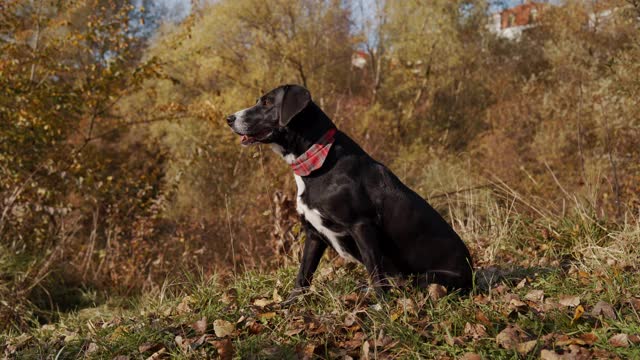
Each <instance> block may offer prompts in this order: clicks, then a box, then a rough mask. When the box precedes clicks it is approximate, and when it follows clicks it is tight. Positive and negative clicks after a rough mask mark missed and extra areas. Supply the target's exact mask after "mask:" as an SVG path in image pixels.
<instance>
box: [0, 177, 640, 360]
mask: <svg viewBox="0 0 640 360" xmlns="http://www.w3.org/2000/svg"><path fill="white" fill-rule="evenodd" d="M432 173H440V174H442V173H443V172H437V171H433V172H432ZM453 178H455V179H465V177H460V176H454V177H453ZM430 181H433V182H434V183H443V184H445V183H448V184H453V187H454V188H460V189H464V188H467V187H469V186H468V185H469V184H466V183H454V182H453V181H448V180H447V179H446V178H442V179H431V180H430ZM414 185H416V184H414ZM427 186H428V183H427V182H425V183H424V188H423V190H421V192H422V194H423V196H425V197H427V198H430V197H431V195H432V194H431V193H430V192H429V188H428V187H427ZM494 186H495V188H494V189H486V188H483V189H478V190H475V191H472V192H467V191H464V192H459V193H455V194H452V195H447V196H443V197H433V198H431V199H430V200H431V203H432V204H433V205H434V206H435V207H436V208H437V209H438V210H439V211H440V212H441V213H442V214H445V216H446V217H447V219H448V221H450V223H452V224H453V226H454V227H455V228H456V230H457V231H458V232H459V233H460V234H461V236H462V237H463V238H464V239H465V241H466V243H467V245H468V246H469V248H470V250H471V252H472V254H473V257H474V259H475V263H476V266H477V267H479V268H485V269H486V268H488V267H489V266H492V265H496V264H498V265H500V267H501V268H502V270H500V271H498V273H500V274H501V275H502V277H503V278H509V279H511V281H508V282H506V281H504V282H502V281H498V282H495V283H493V284H491V285H492V286H487V285H488V284H486V281H484V280H483V279H484V277H483V276H478V277H477V280H478V281H477V288H476V289H474V291H473V292H472V293H471V294H470V295H465V296H460V295H458V294H455V293H454V294H442V293H441V292H440V291H438V290H439V288H438V287H437V286H433V287H431V288H430V289H428V290H427V289H413V288H408V287H404V286H398V287H397V288H395V289H393V290H392V291H391V292H390V293H389V294H388V295H387V296H386V297H385V298H384V299H378V298H376V297H375V296H373V295H372V294H370V293H367V292H366V291H363V289H366V286H365V285H366V273H365V271H364V268H363V267H362V266H360V265H357V266H355V265H352V264H345V263H343V261H342V260H340V259H336V258H332V257H331V256H334V255H335V254H333V253H331V254H329V255H326V258H325V260H324V261H323V262H322V264H321V266H320V268H319V270H318V272H317V273H316V278H315V280H314V284H313V286H312V289H311V291H310V293H309V294H308V295H307V296H305V297H304V298H303V299H302V300H301V301H300V302H298V303H296V304H294V305H293V306H292V307H290V308H282V307H281V306H280V302H281V301H282V299H283V298H285V297H286V295H287V294H288V292H289V291H290V290H291V288H292V286H293V279H294V277H295V274H296V271H297V269H296V268H295V266H294V267H292V266H289V267H284V268H280V269H277V270H274V271H271V272H246V273H242V274H237V275H235V276H228V277H224V278H223V277H218V276H214V277H210V278H207V277H205V276H202V275H194V274H189V273H187V274H182V275H181V276H179V278H180V279H182V280H180V282H177V281H175V282H171V281H169V280H167V281H166V282H165V283H164V284H163V285H162V286H160V287H159V288H157V289H155V290H153V291H151V292H149V293H147V294H144V295H142V296H138V297H135V298H109V299H107V301H105V302H104V303H102V304H99V305H95V306H94V307H88V308H84V309H82V310H79V311H74V312H71V313H60V314H59V315H57V316H55V317H52V318H53V319H57V320H56V321H55V322H53V323H48V324H44V325H42V324H37V323H36V322H35V321H34V325H33V326H32V327H31V328H30V330H29V331H27V332H20V331H16V330H13V331H9V332H5V333H3V334H1V335H0V353H3V354H4V357H5V358H8V359H78V358H87V359H118V360H124V359H162V358H174V359H202V358H223V359H231V358H236V359H334V358H345V359H349V358H361V359H367V358H368V359H374V358H375V359H469V360H470V359H478V358H481V359H538V358H542V359H561V358H562V359H581V358H585V359H586V358H612V359H615V358H619V359H635V358H640V272H639V271H638V270H640V269H638V264H640V221H639V219H632V216H630V215H629V216H628V217H627V220H625V221H624V222H622V223H609V222H606V221H603V220H596V217H595V216H593V215H592V212H591V211H589V208H590V207H589V206H588V205H585V204H584V203H583V202H580V201H578V200H576V199H566V201H567V203H572V204H573V205H572V207H571V208H570V209H568V210H566V211H565V210H563V213H562V214H561V215H553V214H554V213H553V211H551V210H545V209H548V207H546V206H545V205H544V204H542V205H541V204H538V203H536V202H534V201H531V200H527V198H526V197H524V196H522V195H519V194H517V193H515V192H514V191H512V190H510V189H508V188H507V189H505V188H504V187H503V188H502V190H500V189H501V188H500V186H501V184H500V183H498V184H494ZM505 187H506V185H505ZM415 188H418V189H420V188H421V186H420V184H417V186H415ZM523 208H524V209H527V210H528V211H524V210H523ZM292 263H294V264H296V263H297V261H293V262H292ZM487 273H488V270H482V271H480V272H479V274H478V275H481V274H487ZM177 278H178V277H177ZM94 295H95V294H94ZM93 298H96V296H93Z"/></svg>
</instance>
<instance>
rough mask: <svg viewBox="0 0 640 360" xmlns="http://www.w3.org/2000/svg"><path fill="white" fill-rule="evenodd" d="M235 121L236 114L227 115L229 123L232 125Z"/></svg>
mask: <svg viewBox="0 0 640 360" xmlns="http://www.w3.org/2000/svg"><path fill="white" fill-rule="evenodd" d="M234 121H236V116H235V115H229V116H227V124H229V125H231V124H233V122H234Z"/></svg>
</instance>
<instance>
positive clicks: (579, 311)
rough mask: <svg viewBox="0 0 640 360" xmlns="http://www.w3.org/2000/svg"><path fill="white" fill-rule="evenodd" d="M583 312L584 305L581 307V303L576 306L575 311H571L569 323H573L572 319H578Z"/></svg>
mask: <svg viewBox="0 0 640 360" xmlns="http://www.w3.org/2000/svg"><path fill="white" fill-rule="evenodd" d="M583 314H584V307H582V305H578V306H577V307H576V310H575V312H574V313H573V319H571V323H572V324H573V322H574V321H576V320H578V319H580V318H581V317H582V315H583Z"/></svg>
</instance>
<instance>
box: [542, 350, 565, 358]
mask: <svg viewBox="0 0 640 360" xmlns="http://www.w3.org/2000/svg"><path fill="white" fill-rule="evenodd" d="M540 360H562V356H560V355H559V354H558V353H556V352H555V351H553V350H547V349H542V351H540Z"/></svg>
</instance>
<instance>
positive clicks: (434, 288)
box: [427, 284, 447, 301]
mask: <svg viewBox="0 0 640 360" xmlns="http://www.w3.org/2000/svg"><path fill="white" fill-rule="evenodd" d="M427 290H428V292H429V298H430V299H431V300H432V301H437V300H439V299H441V298H443V297H444V296H445V295H447V288H445V287H444V286H442V285H439V284H429V287H428V289H427Z"/></svg>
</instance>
